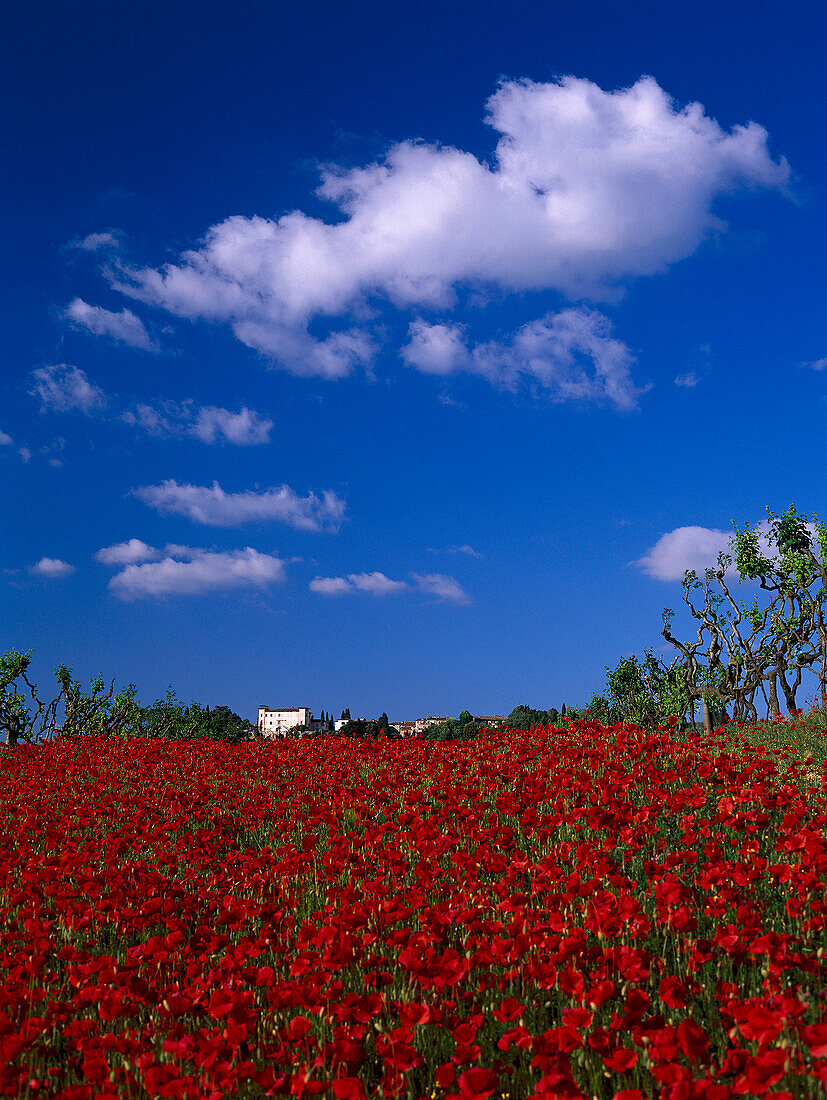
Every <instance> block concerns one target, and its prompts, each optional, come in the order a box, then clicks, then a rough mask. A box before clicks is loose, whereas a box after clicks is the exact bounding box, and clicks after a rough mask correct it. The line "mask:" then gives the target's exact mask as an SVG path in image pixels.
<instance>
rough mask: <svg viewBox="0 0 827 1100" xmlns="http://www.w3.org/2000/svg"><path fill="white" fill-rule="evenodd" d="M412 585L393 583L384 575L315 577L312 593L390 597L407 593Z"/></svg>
mask: <svg viewBox="0 0 827 1100" xmlns="http://www.w3.org/2000/svg"><path fill="white" fill-rule="evenodd" d="M409 587H410V585H408V584H406V583H405V581H393V580H391V578H390V577H386V576H385V574H384V573H378V572H374V573H348V575H347V577H314V578H313V580H312V581H311V582H310V590H311V592H318V593H319V594H320V595H322V596H344V595H347V594H353V593H354V592H368V593H370V595H371V596H390V595H393V594H395V593H397V592H405V591H406V590H407V589H408V588H409Z"/></svg>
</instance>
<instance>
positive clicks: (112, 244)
mask: <svg viewBox="0 0 827 1100" xmlns="http://www.w3.org/2000/svg"><path fill="white" fill-rule="evenodd" d="M120 246H121V242H120V239H119V237H118V235H117V234H116V233H111V232H110V233H90V234H89V235H88V236H86V237H82V238H80V239H79V240H74V241H71V242H70V244H69V247H70V248H79V249H82V250H83V251H84V252H100V251H101V249H104V248H120Z"/></svg>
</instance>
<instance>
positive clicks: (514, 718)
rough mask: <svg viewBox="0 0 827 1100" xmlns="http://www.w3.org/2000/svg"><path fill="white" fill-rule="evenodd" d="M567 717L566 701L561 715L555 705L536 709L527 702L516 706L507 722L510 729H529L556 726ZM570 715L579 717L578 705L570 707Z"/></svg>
mask: <svg viewBox="0 0 827 1100" xmlns="http://www.w3.org/2000/svg"><path fill="white" fill-rule="evenodd" d="M565 717H567V715H566V704H565V703H563V710H562V714H559V715H558V713H557V711H556V710H555V709H554V707H552V708H551V710H534V709H533V708H532V707H530V706H529V705H528V704H527V703H522V704H520V706H517V707H514V709H513V710H512V712H511V713H510V714H509V716H508V718H507V719H506V723H507V725H508V727H509V728H510V729H515V730H527V729H531V727H532V726H554V725H556V724H557V723H558V722H559V721H560V720H561V718H565ZM568 717H575V718H576V717H579V712H578V711H577V708H576V707H572V708H570V710H569V713H568Z"/></svg>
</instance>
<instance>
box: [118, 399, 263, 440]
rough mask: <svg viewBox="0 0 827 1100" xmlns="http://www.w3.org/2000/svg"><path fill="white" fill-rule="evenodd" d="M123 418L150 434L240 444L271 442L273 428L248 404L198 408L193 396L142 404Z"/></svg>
mask: <svg viewBox="0 0 827 1100" xmlns="http://www.w3.org/2000/svg"><path fill="white" fill-rule="evenodd" d="M121 419H122V420H123V421H124V423H126V424H130V425H131V426H132V427H136V428H139V429H140V430H141V431H144V432H146V433H147V434H148V435H154V436H158V437H164V436H175V435H179V436H180V435H189V436H193V437H195V438H196V439H200V440H201V442H202V443H208V444H213V443H230V444H232V445H234V446H236V447H253V446H257V445H259V444H263V443H269V442H270V432H271V430H272V428H273V421H272V420H270V419H268V418H267V417H266V416H260V415H259V414H258V413H257V412H254V411H253V410H252V409H248V408H247V407H246V406H242V408H241V409H240V410H239V411H238V412H231V411H230V409H222V408H219V407H218V406H216V405H204V406H203V407H201V408H195V407H194V403H193V402H192V401H191V400H187V401H183V402H181V403H180V404H177V403H175V402H173V401H165V402H162V403H161V404H160V406H153V405H146V404H139V405H136V406H135V408H134V409H128V410H127V411H126V412H125V413H123V414H122V416H121Z"/></svg>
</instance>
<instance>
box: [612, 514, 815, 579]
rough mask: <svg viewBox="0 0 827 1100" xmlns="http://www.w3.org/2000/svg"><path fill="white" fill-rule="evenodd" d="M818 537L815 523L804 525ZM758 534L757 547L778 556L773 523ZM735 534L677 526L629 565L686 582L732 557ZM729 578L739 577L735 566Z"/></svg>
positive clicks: (758, 526) (761, 525)
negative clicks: (691, 574)
mask: <svg viewBox="0 0 827 1100" xmlns="http://www.w3.org/2000/svg"><path fill="white" fill-rule="evenodd" d="M805 526H806V527H807V529H808V530H809V532H810V534H811V535H812V536H813V537H815V536H816V530H815V527H814V526H813V524H811V523H808V524H806V525H805ZM752 529H753V530H754V531H756V532H757V534H758V548H759V550H760V551H761V553H762V554H763V555H764V556H765V557H768V558H773V557H775V555H776V553H777V551H776V550H775V549H774V548H773V547H772V546H770V543H769V541H768V537H767V536H768V535H769V533H770V530H771V527H770V521H769V520H761V521H760V522H758V523H756V524H754V525H753V528H752ZM733 535H734V531H721V530H719V529H718V528H716V527H676V528H675V529H674V531H667V532H666V534H665V535H661V537H660V538H659V539H658V541H657V542H656V543H655V545H654V546H652V547H650V549H649V550H647V552H646V553H645V554H644V556H643V557H642V558H638V559H637V560H636V561H630V562H629V563H628V564H629V565H633V566H636V567H637V568H638V569H641V570H642V571H643V572H644V573H646V574H648V576H650V577H654V578H655V579H656V580H659V581H676V580H683V575H684V573H685V572H686V571H687V569H692V570H694V571H695V572H696V573H697V574H698V575H699V576H700V575H701V574H702V573H703V572H704V570H706V569H717V568H718V554H719V553H720V552H721V551H723V552H724V553H725V554H729V555H730V556H732V548H731V547H730V545H729V540H730V539H731V538H732V537H733ZM727 576H729V577H737V570H736V569H735V566H734V564H733V565H732V566H731V567H730V568H729V569H728V570H727Z"/></svg>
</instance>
